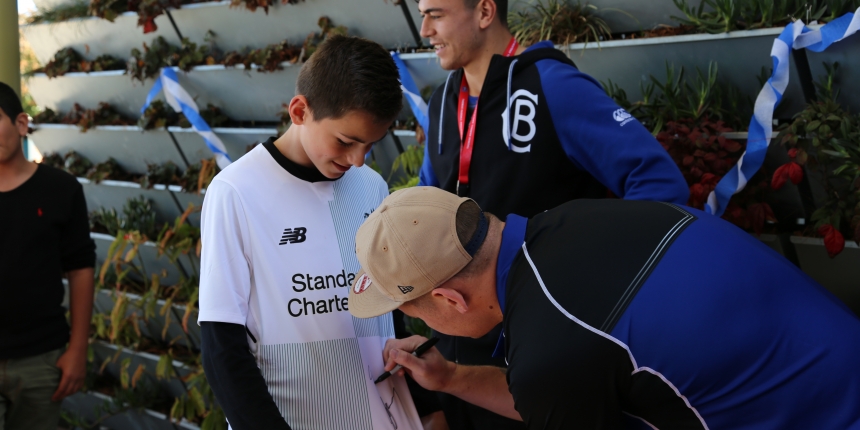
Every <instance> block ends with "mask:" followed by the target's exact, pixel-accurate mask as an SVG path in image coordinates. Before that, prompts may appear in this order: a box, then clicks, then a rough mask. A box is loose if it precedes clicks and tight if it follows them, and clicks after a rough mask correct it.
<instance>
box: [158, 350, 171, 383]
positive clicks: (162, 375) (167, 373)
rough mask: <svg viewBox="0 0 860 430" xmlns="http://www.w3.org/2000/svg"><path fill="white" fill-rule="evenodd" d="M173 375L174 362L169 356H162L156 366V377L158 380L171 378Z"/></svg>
mask: <svg viewBox="0 0 860 430" xmlns="http://www.w3.org/2000/svg"><path fill="white" fill-rule="evenodd" d="M172 374H173V360H172V359H171V358H170V355H169V354H162V355H161V357H159V358H158V364H157V365H156V366H155V377H156V378H158V379H167V378H170V377H171V376H172Z"/></svg>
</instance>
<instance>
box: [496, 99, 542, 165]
mask: <svg viewBox="0 0 860 430" xmlns="http://www.w3.org/2000/svg"><path fill="white" fill-rule="evenodd" d="M537 104H538V96H537V95H535V94H532V93H530V92H528V91H526V90H517V91H515V92H514V93H513V94H511V99H510V101H509V103H508V106H510V107H511V108H513V110H514V111H513V114H512V115H509V112H508V108H505V111H504V112H502V137H503V138H504V141H503V142H502V143H504V145H505V147H507V145H508V133H509V130H510V136H511V137H512V138H513V139H512V141H511V150H513V151H514V152H518V153H523V152H529V151H531V148H532V145H531V143H529V144H528V145H526V146H519V145H517V144H516V143H514V142H513V140H517V141H520V142H522V143H528V142H531V140H532V138H534V137H535V133H536V132H537V126H536V125H535V121H534V119H535V114H536V113H537ZM509 116H511V118H510V119H511V122H512V123H513V124H512V125H513V127H511V126H510V125H509V124H508V117H509Z"/></svg>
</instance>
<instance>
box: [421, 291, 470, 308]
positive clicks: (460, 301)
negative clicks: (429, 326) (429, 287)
mask: <svg viewBox="0 0 860 430" xmlns="http://www.w3.org/2000/svg"><path fill="white" fill-rule="evenodd" d="M430 294H432V295H433V298H434V299H441V300H444V301H445V304H446V305H448V306H453V307H454V309H456V310H457V312H459V313H461V314H464V313H466V312H467V311H468V310H469V305H468V304H467V303H466V298H465V297H463V295H462V294H460V292H459V291H457V290H452V289H450V288H443V287H439V288H435V289H433V291H431V292H430Z"/></svg>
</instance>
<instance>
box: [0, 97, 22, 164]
mask: <svg viewBox="0 0 860 430" xmlns="http://www.w3.org/2000/svg"><path fill="white" fill-rule="evenodd" d="M28 123H29V121H28V119H27V114H25V113H21V114H20V115H18V116H17V117H16V118H10V117H9V116H8V115H6V112H4V111H3V109H0V164H2V163H6V162H8V161H10V160H11V159H12V158H14V157H15V156H16V155H18V153H19V152H20V151H21V136H24V135H26V134H27V126H28V125H29V124H28Z"/></svg>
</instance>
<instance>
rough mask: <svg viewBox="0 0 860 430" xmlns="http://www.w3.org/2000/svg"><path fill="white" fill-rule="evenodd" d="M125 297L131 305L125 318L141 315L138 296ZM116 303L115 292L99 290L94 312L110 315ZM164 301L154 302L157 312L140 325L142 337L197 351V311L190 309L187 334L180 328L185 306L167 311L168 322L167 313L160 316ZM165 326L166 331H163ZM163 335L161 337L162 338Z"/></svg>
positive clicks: (177, 306)
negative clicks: (168, 314)
mask: <svg viewBox="0 0 860 430" xmlns="http://www.w3.org/2000/svg"><path fill="white" fill-rule="evenodd" d="M125 294H126V296H127V297H128V298H129V299H130V300H131V303H130V305H129V307H128V309H127V310H126V316H129V315H131V314H132V312H137V313H138V315H143V314H144V311H143V309H140V307H139V306H138V305H137V301H138V300H139V299H140V296H139V295H137V294H133V293H125ZM115 303H116V298H115V292H114V291H113V290H107V289H104V290H100V291H99V292H98V293H97V294H96V298H95V309H94V311H96V312H99V313H103V314H105V315H110V313H111V310H112V309H113V308H114V305H115ZM165 303H166V302H165V301H164V300H158V301H157V302H156V309H158V310H159V311H158V312H156V314H155V316H153V317H152V318H149V319H148V320H147V321H145V322H143V323H142V324H141V325H140V330H141V334H143V336H145V337H148V338H150V339H153V340H156V341H159V342H171V341H173V342H176V343H177V344H179V345H182V346H187V347H188V348H191V349H194V350H199V349H200V344H201V341H200V339H201V334H200V326H199V325H197V309H196V308H195V309H192V310H191V313H190V315H189V317H188V333H185V331H184V330H183V328H182V319H183V317H184V316H185V311H186V306H185V305H179V304H174V305H171V307H170V308H169V309H168V311H167V312H169V313H170V317H169V320H168V317H167V312H165V314H163V315H162V314H161V312H160V310H161V309H162V308H163V307H164V305H165ZM165 325H166V326H167V329H166V330H165ZM162 335H163V336H162Z"/></svg>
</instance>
